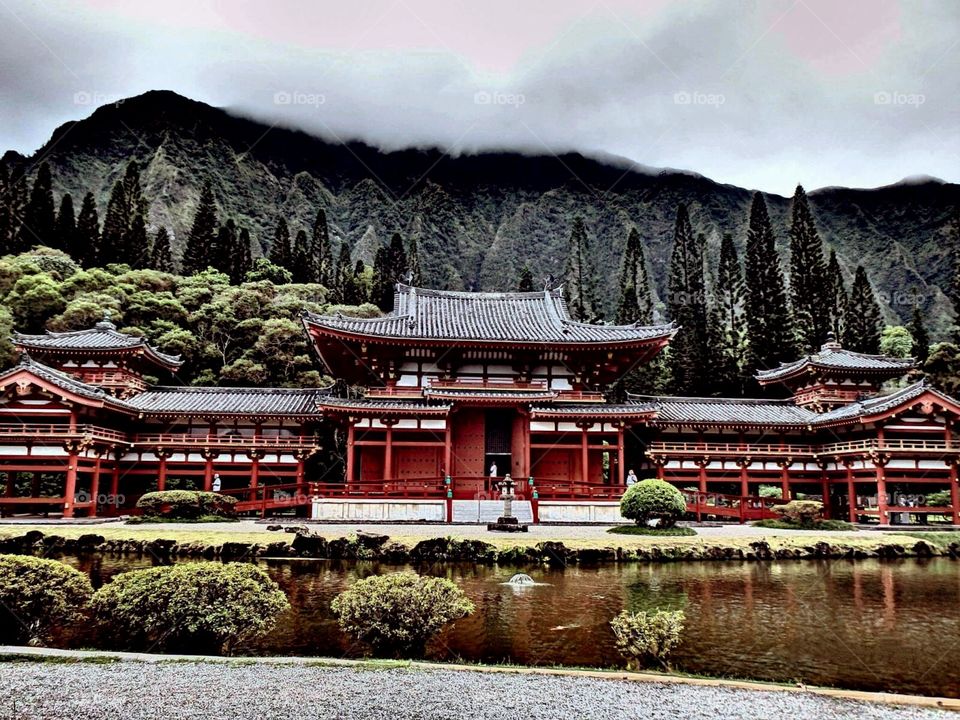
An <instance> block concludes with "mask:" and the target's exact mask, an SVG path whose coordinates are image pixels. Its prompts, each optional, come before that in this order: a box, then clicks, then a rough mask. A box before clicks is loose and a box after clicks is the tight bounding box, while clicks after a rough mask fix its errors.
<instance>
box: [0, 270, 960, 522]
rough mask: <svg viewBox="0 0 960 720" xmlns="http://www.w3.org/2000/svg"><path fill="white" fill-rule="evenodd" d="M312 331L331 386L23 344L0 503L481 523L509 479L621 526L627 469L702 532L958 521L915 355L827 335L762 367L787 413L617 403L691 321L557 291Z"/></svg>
mask: <svg viewBox="0 0 960 720" xmlns="http://www.w3.org/2000/svg"><path fill="white" fill-rule="evenodd" d="M302 323H303V328H304V331H305V332H306V333H307V335H308V336H309V338H310V340H311V342H312V345H313V347H314V349H315V350H316V354H317V358H318V361H319V363H320V364H321V365H322V366H323V368H324V370H325V371H326V372H327V374H329V375H330V376H331V377H332V378H334V379H335V380H337V381H338V382H336V383H335V384H334V385H332V386H331V387H329V388H324V389H317V388H298V389H279V388H230V387H216V388H201V387H183V386H177V385H175V384H172V383H171V381H170V378H171V377H173V376H174V373H175V372H176V371H177V369H178V368H179V367H180V360H179V358H177V357H174V356H170V355H166V354H164V353H161V352H159V351H158V350H156V349H155V348H153V347H151V346H150V345H149V344H148V343H147V342H146V341H145V340H144V339H142V338H137V337H132V336H130V335H126V334H123V333H120V332H118V331H117V329H116V327H114V325H113V324H112V323H110V322H109V319H106V318H105V319H104V321H102V322H100V323H98V324H97V325H96V326H95V327H93V328H91V329H89V330H82V331H77V332H67V333H47V334H44V335H19V334H18V335H15V336H14V338H13V342H14V344H15V346H16V347H17V349H18V350H19V351H20V353H21V359H20V361H19V363H18V364H17V365H16V366H15V367H13V368H11V369H9V370H7V371H5V372H3V373H2V374H0V392H2V399H0V490H2V491H3V493H2V495H3V496H2V497H0V510H2V511H3V512H4V513H5V514H16V513H37V512H44V513H54V514H60V513H62V515H63V516H64V517H76V516H82V515H86V516H96V515H101V514H123V513H128V512H131V511H133V509H134V507H135V503H136V500H137V498H138V497H139V496H140V495H142V494H143V493H145V492H148V491H152V490H158V489H160V490H162V489H174V488H198V489H211V488H214V487H217V488H219V491H220V492H223V493H226V494H230V495H233V496H235V497H236V498H237V500H238V503H237V509H238V510H239V511H240V512H242V513H251V514H259V515H277V514H282V513H295V514H298V515H301V516H306V517H312V518H314V519H317V520H340V521H343V520H350V521H436V522H486V521H487V520H488V519H490V518H491V517H495V516H496V515H497V513H498V510H499V503H498V502H497V501H496V483H497V478H499V477H502V476H503V475H504V474H506V473H510V474H511V476H512V477H513V478H514V480H515V481H516V482H517V489H518V501H516V502H515V503H514V507H515V509H516V510H517V514H518V515H520V516H521V520H522V521H527V522H542V523H548V522H618V521H619V520H620V518H619V511H618V500H619V498H620V496H621V495H622V493H623V491H624V489H625V487H626V484H625V483H626V475H627V472H628V470H630V469H633V470H634V471H635V472H636V474H637V475H638V476H639V477H640V478H644V477H659V478H662V479H664V480H666V481H668V482H670V483H672V484H674V485H675V486H677V487H678V488H680V489H681V490H682V491H683V492H684V494H685V496H686V497H687V502H688V509H689V511H690V513H691V516H692V517H697V518H699V519H704V518H712V519H719V520H726V521H732V522H745V521H749V520H754V519H760V518H766V517H771V516H772V507H773V506H774V505H776V504H778V503H782V502H785V501H787V500H788V499H790V498H794V497H798V496H799V497H810V498H815V499H822V500H823V501H824V504H825V507H826V509H827V513H828V514H829V516H830V517H834V518H841V519H847V520H850V521H852V522H869V523H878V524H883V525H886V524H891V523H907V522H926V521H927V519H928V518H931V517H935V518H936V519H937V520H938V521H940V520H942V519H944V518H945V519H946V520H947V521H949V522H950V523H952V524H960V497H958V486H957V464H958V463H960V446H958V439H957V435H956V427H957V422H958V418H960V404H958V402H957V400H955V399H953V398H951V397H949V396H947V395H944V394H943V393H940V392H938V391H937V390H935V389H933V388H931V387H928V386H927V385H925V384H924V383H923V382H913V383H904V382H903V381H902V380H901V378H902V377H903V376H905V375H907V374H908V373H909V372H910V370H911V369H912V368H913V366H914V363H913V361H912V360H911V359H900V358H892V357H886V356H879V355H864V354H861V353H855V352H851V351H848V350H845V349H844V348H842V347H841V346H840V345H839V344H838V343H836V342H835V341H833V340H832V339H830V341H828V342H827V343H826V344H825V345H824V346H823V347H822V348H821V349H820V350H819V351H818V352H816V353H814V354H811V355H809V356H807V357H804V358H800V359H798V360H796V361H795V362H791V363H787V364H784V365H782V366H781V367H778V368H774V369H770V370H764V371H761V372H759V373H758V376H757V379H758V381H759V382H760V384H761V385H763V386H765V387H768V388H769V389H770V390H771V393H772V394H775V395H777V397H776V398H774V399H762V400H748V399H727V398H713V397H708V398H688V397H655V396H639V395H629V394H628V395H627V396H626V398H624V399H621V401H620V402H613V401H611V400H609V399H608V395H609V393H608V392H607V391H608V390H609V388H610V386H611V385H612V384H613V383H615V382H616V381H617V380H619V379H620V378H622V377H623V376H624V375H625V374H626V373H628V372H630V371H631V370H633V369H636V368H637V367H640V366H642V365H643V364H644V363H647V362H649V361H650V360H651V359H653V358H654V357H655V356H656V355H657V354H658V353H659V352H661V351H662V350H663V348H664V347H666V346H667V345H668V344H669V342H670V341H671V339H672V338H673V336H674V335H675V333H677V332H678V331H679V332H682V330H678V329H677V328H674V327H673V326H672V325H652V326H644V325H636V324H632V325H599V324H588V323H581V322H576V321H574V320H572V319H571V318H570V315H569V313H568V311H567V307H566V304H565V301H564V298H563V294H562V291H561V290H559V289H554V290H544V291H542V292H525V293H469V292H448V291H436V290H426V289H421V288H414V287H409V286H405V285H398V286H397V289H396V294H395V300H394V309H393V311H392V312H390V313H388V314H387V315H385V316H383V317H378V318H371V319H359V318H355V317H349V316H346V315H341V314H337V315H315V314H311V313H304V314H303V315H302ZM161 379H162V380H163V382H164V383H167V384H159V381H160V380H161ZM885 388H886V389H887V392H884V389H885Z"/></svg>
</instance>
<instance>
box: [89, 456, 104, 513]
mask: <svg viewBox="0 0 960 720" xmlns="http://www.w3.org/2000/svg"><path fill="white" fill-rule="evenodd" d="M102 459H103V456H102V455H101V453H99V452H98V453H97V457H96V459H95V460H94V461H93V478H92V479H91V480H90V501H91V502H92V503H93V505H91V506H90V517H96V516H97V498H98V497H100V462H101V460H102Z"/></svg>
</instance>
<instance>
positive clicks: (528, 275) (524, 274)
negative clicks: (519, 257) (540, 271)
mask: <svg viewBox="0 0 960 720" xmlns="http://www.w3.org/2000/svg"><path fill="white" fill-rule="evenodd" d="M532 291H533V273H532V272H530V266H529V265H526V264H524V266H523V267H522V268H520V275H519V276H518V277H517V292H532Z"/></svg>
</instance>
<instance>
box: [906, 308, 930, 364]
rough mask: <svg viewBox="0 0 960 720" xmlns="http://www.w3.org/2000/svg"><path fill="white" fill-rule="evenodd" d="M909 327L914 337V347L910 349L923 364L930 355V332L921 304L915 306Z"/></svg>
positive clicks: (918, 361) (919, 362)
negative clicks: (924, 320)
mask: <svg viewBox="0 0 960 720" xmlns="http://www.w3.org/2000/svg"><path fill="white" fill-rule="evenodd" d="M907 329H908V330H909V331H910V335H911V336H912V337H913V347H911V349H910V354H911V355H913V357H915V358H916V359H917V363H918V364H920V365H923V364H924V363H925V362H926V361H927V358H928V357H930V334H929V333H928V332H927V327H926V325H924V323H923V313H922V312H921V310H920V306H919V305H914V306H913V315H912V316H911V318H910V325H909V326H908V327H907Z"/></svg>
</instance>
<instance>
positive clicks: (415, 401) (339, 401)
mask: <svg viewBox="0 0 960 720" xmlns="http://www.w3.org/2000/svg"><path fill="white" fill-rule="evenodd" d="M450 408H451V405H450V404H449V403H432V402H428V401H425V400H423V399H420V398H339V397H333V396H328V397H324V398H323V400H322V401H321V403H320V409H321V410H322V411H324V412H341V413H343V412H350V411H358V412H384V413H401V414H402V413H413V414H418V413H421V414H432V415H438V414H440V415H446V414H447V413H448V412H450Z"/></svg>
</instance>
